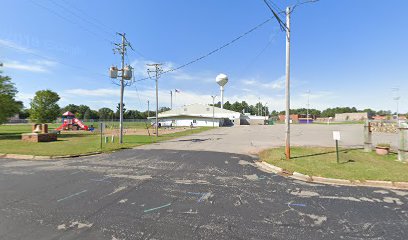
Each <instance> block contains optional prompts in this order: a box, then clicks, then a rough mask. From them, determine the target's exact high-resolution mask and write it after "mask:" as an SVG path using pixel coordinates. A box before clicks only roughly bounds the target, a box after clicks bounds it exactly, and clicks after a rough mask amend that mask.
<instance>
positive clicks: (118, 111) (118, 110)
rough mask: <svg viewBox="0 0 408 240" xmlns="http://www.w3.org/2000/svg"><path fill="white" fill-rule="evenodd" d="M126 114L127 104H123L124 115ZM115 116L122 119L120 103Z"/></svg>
mask: <svg viewBox="0 0 408 240" xmlns="http://www.w3.org/2000/svg"><path fill="white" fill-rule="evenodd" d="M125 112H126V108H125V103H123V113H125ZM115 115H116V117H117V118H119V117H120V103H118V105H117V106H116V113H115Z"/></svg>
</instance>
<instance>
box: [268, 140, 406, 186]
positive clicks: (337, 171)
mask: <svg viewBox="0 0 408 240" xmlns="http://www.w3.org/2000/svg"><path fill="white" fill-rule="evenodd" d="M284 151H285V150H284V148H274V149H269V150H265V151H263V152H261V153H260V158H261V159H262V160H263V161H266V162H268V163H271V164H273V165H275V166H278V167H281V168H283V169H286V170H289V171H291V172H294V171H296V172H299V173H303V174H307V175H311V176H320V177H328V178H338V179H349V180H384V181H408V164H404V163H402V162H398V161H396V160H397V155H396V154H394V153H390V154H389V155H386V156H379V155H377V154H376V153H375V152H370V153H365V152H363V150H362V149H351V150H345V149H343V150H341V151H340V163H339V164H338V163H337V161H336V152H335V148H312V147H310V148H309V147H294V148H291V157H292V159H290V160H285V154H284Z"/></svg>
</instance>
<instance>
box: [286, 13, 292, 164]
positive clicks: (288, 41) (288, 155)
mask: <svg viewBox="0 0 408 240" xmlns="http://www.w3.org/2000/svg"><path fill="white" fill-rule="evenodd" d="M290 12H291V8H290V7H287V8H286V84H285V89H286V91H285V98H286V110H285V120H286V121H285V142H286V146H285V155H286V159H290Z"/></svg>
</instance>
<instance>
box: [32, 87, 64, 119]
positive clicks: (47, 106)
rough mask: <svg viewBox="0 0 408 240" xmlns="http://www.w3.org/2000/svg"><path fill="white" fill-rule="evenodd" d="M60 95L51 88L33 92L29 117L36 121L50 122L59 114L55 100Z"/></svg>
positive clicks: (57, 99) (58, 98) (56, 100)
mask: <svg viewBox="0 0 408 240" xmlns="http://www.w3.org/2000/svg"><path fill="white" fill-rule="evenodd" d="M59 100H60V97H59V96H58V94H57V93H56V92H53V91H51V90H41V91H37V92H36V93H35V96H34V98H33V100H31V103H30V106H31V109H30V119H31V120H34V121H36V122H37V123H44V122H52V121H54V120H55V119H56V118H57V117H58V116H59V115H60V107H59V106H58V104H57V102H58V101H59Z"/></svg>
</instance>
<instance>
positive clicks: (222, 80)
mask: <svg viewBox="0 0 408 240" xmlns="http://www.w3.org/2000/svg"><path fill="white" fill-rule="evenodd" d="M215 81H216V82H217V83H218V85H220V90H221V108H222V109H223V108H224V86H225V84H227V82H228V76H227V75H225V74H223V73H221V74H218V76H217V77H216V78H215Z"/></svg>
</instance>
